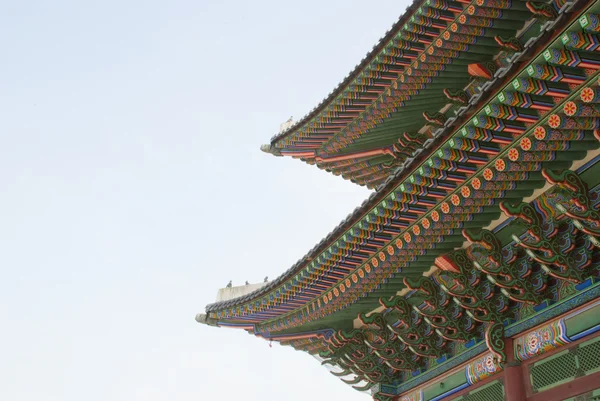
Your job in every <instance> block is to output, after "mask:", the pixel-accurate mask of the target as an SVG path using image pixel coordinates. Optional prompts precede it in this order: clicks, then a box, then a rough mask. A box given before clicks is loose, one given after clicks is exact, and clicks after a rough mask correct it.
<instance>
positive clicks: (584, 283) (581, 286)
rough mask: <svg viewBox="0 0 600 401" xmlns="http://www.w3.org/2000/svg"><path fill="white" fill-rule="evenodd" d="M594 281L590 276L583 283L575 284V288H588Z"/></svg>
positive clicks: (579, 289)
mask: <svg viewBox="0 0 600 401" xmlns="http://www.w3.org/2000/svg"><path fill="white" fill-rule="evenodd" d="M592 284H593V283H592V279H591V278H588V279H587V280H585V281H584V282H583V283H579V284H577V285H576V286H575V288H576V289H577V291H582V290H584V289H586V288H588V287H589V286H591V285H592Z"/></svg>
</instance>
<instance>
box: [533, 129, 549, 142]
mask: <svg viewBox="0 0 600 401" xmlns="http://www.w3.org/2000/svg"><path fill="white" fill-rule="evenodd" d="M533 136H534V137H535V139H537V140H539V141H541V140H543V139H546V128H544V127H542V126H539V127H536V128H535V130H533Z"/></svg>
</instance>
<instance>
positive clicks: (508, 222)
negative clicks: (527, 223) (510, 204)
mask: <svg viewBox="0 0 600 401" xmlns="http://www.w3.org/2000/svg"><path fill="white" fill-rule="evenodd" d="M514 219H515V218H514V217H509V218H508V219H506V220H504V221H503V222H502V223H500V224H498V225H497V226H496V227H494V229H493V230H492V232H493V233H494V234H496V233H498V231H500V230H502V229H503V228H504V227H506V226H507V225H509V224H510V223H511V222H512V221H513V220H514Z"/></svg>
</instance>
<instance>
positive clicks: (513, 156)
mask: <svg viewBox="0 0 600 401" xmlns="http://www.w3.org/2000/svg"><path fill="white" fill-rule="evenodd" d="M508 160H510V161H512V162H516V161H517V160H519V150H518V149H516V148H512V149H510V150H509V151H508Z"/></svg>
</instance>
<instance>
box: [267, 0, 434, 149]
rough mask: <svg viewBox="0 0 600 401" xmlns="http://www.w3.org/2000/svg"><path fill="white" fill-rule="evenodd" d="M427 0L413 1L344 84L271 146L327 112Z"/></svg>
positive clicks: (338, 86)
mask: <svg viewBox="0 0 600 401" xmlns="http://www.w3.org/2000/svg"><path fill="white" fill-rule="evenodd" d="M423 3H425V0H413V3H412V4H411V5H409V6H408V7H407V8H406V11H405V13H404V14H402V15H401V16H400V17H399V18H398V21H396V22H395V23H394V25H392V27H391V28H390V29H389V30H388V31H387V32H386V33H385V35H384V36H383V37H382V38H381V39H379V42H378V43H377V44H376V45H375V46H373V49H372V50H371V51H369V52H368V53H367V54H366V55H365V57H364V58H363V59H362V60H361V62H360V63H359V64H358V65H356V67H354V70H352V72H350V74H348V76H346V78H344V80H343V81H342V82H340V83H339V84H338V85H337V86H336V87H335V89H333V91H331V93H330V94H329V95H327V97H326V98H325V99H323V100H322V101H321V102H320V103H319V104H318V105H317V106H316V107H315V108H314V109H312V110H311V111H310V112H309V113H308V114H306V115H305V116H304V117H302V118H301V119H300V120H299V121H297V122H296V123H294V125H293V126H291V127H290V128H289V129H287V130H286V131H284V132H281V133H279V134H277V135H274V136H273V137H272V138H271V144H275V143H276V142H278V141H280V140H281V139H284V138H286V137H288V136H290V135H293V134H294V132H296V131H297V130H298V128H300V127H302V126H303V125H304V124H306V123H307V122H308V121H310V120H311V119H312V118H314V117H315V116H317V115H318V114H319V113H321V112H322V111H323V110H325V109H326V108H327V107H328V106H329V105H330V104H331V102H332V101H334V100H335V99H336V98H337V97H338V95H340V93H342V92H343V91H344V90H345V89H346V88H347V87H348V86H349V85H350V84H351V83H352V82H353V81H354V80H355V79H356V78H357V77H358V75H360V73H361V72H362V71H363V70H364V69H365V67H367V66H368V65H369V64H370V63H371V62H372V61H373V60H374V59H375V58H376V57H377V56H378V55H379V54H380V53H381V51H382V50H383V48H384V47H385V46H386V45H387V44H388V42H389V41H390V40H392V39H393V38H394V37H395V36H396V35H397V34H398V32H399V31H400V30H401V29H402V25H403V24H405V23H406V22H407V21H408V20H409V19H410V17H411V16H412V14H413V13H414V12H415V11H416V10H417V9H418V8H419V7H420V6H421V5H422V4H423Z"/></svg>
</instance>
